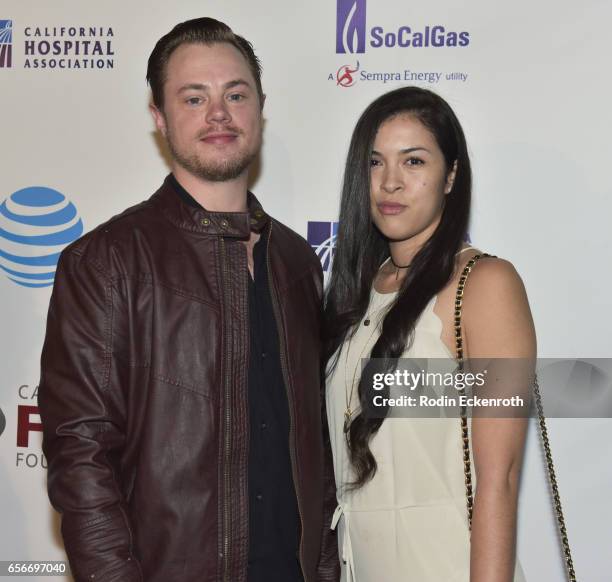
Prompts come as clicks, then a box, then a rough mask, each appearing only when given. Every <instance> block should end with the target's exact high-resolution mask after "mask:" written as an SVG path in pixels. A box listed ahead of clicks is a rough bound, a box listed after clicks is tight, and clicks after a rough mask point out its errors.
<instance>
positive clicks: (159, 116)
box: [149, 103, 167, 137]
mask: <svg viewBox="0 0 612 582" xmlns="http://www.w3.org/2000/svg"><path fill="white" fill-rule="evenodd" d="M149 111H150V112H151V115H152V116H153V121H155V127H157V129H158V130H159V131H160V132H161V134H162V135H163V136H164V137H166V133H167V129H166V118H165V117H164V114H163V113H162V112H161V111H160V110H159V109H158V108H157V107H156V106H155V105H154V104H153V103H150V104H149Z"/></svg>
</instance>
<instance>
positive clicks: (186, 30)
mask: <svg viewBox="0 0 612 582" xmlns="http://www.w3.org/2000/svg"><path fill="white" fill-rule="evenodd" d="M218 43H227V44H230V45H232V46H233V47H235V48H236V49H238V51H240V53H241V54H242V56H243V57H244V58H245V59H246V61H247V63H248V65H249V69H251V73H252V74H253V77H254V79H255V84H256V88H257V94H258V95H259V103H260V104H261V105H262V106H263V99H264V97H263V89H262V87H261V63H260V62H259V59H258V58H257V56H256V55H255V53H254V51H253V45H251V43H250V42H249V41H248V40H246V39H245V38H243V37H241V36H238V35H237V34H234V32H233V31H232V29H231V28H230V27H229V26H227V24H225V23H223V22H220V21H219V20H215V19H214V18H194V19H193V20H186V21H185V22H181V23H180V24H177V25H176V26H175V27H174V28H173V29H172V30H171V31H170V32H169V33H168V34H165V35H164V36H162V37H161V38H160V39H159V40H158V41H157V44H156V45H155V48H154V49H153V52H152V53H151V55H150V56H149V62H148V65H147V83H149V86H150V87H151V92H152V94H153V103H154V105H155V106H156V107H157V108H158V109H159V110H162V109H163V107H164V84H165V82H166V66H167V64H168V60H169V59H170V56H171V55H172V53H173V52H174V51H175V50H176V49H177V48H178V47H179V46H180V45H182V44H205V45H213V44H218Z"/></svg>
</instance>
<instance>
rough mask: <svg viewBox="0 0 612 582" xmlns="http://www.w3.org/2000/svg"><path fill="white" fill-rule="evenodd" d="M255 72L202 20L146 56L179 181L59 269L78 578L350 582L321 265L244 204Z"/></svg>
mask: <svg viewBox="0 0 612 582" xmlns="http://www.w3.org/2000/svg"><path fill="white" fill-rule="evenodd" d="M260 73H261V71H260V65H259V61H258V60H257V57H256V56H255V55H254V53H253V50H252V47H251V45H250V44H249V43H248V42H247V41H246V40H244V39H243V38H242V37H239V36H237V35H235V34H234V33H233V32H232V31H231V29H229V27H227V26H226V25H225V24H223V23H221V22H218V21H216V20H213V19H210V18H200V19H196V20H191V21H187V22H184V23H182V24H179V25H177V26H176V27H175V28H174V29H173V30H172V31H170V32H169V33H168V34H167V35H165V36H164V37H162V38H161V39H160V40H159V41H158V43H157V45H156V47H155V49H154V50H153V52H152V54H151V56H150V58H149V65H148V71H147V79H148V81H149V84H150V86H151V89H152V94H153V103H152V105H151V111H152V114H153V117H154V120H155V123H156V125H157V128H158V129H159V131H160V132H161V133H162V134H163V136H164V137H165V138H166V141H167V143H168V146H169V150H170V152H171V155H172V164H171V166H172V174H170V175H169V176H168V177H167V178H166V180H165V181H164V183H163V184H162V186H161V187H160V188H159V190H158V191H157V192H155V194H153V196H152V197H151V198H149V199H148V200H147V201H145V202H142V203H141V204H138V205H136V206H134V207H132V208H130V209H128V210H126V211H125V212H123V213H122V214H120V215H118V216H116V217H114V218H112V219H111V220H109V221H108V222H106V223H105V224H102V225H101V226H99V227H98V228H96V229H95V230H93V231H92V232H90V233H89V234H87V235H85V236H84V237H82V238H81V239H80V240H78V241H77V242H76V243H73V244H72V245H71V246H69V247H68V248H67V249H66V250H65V251H64V252H63V253H62V255H61V259H60V263H59V265H58V269H57V274H56V280H55V286H54V289H53V295H52V299H51V304H50V308H49V316H48V322H47V335H46V339H45V344H44V348H43V354H42V373H41V382H40V388H39V406H40V414H41V417H42V421H43V428H44V441H43V448H44V452H45V455H46V456H47V459H48V489H49V496H50V499H51V502H52V504H53V505H54V507H55V508H56V509H57V510H58V511H59V512H60V513H61V514H62V535H63V539H64V543H65V547H66V552H67V554H68V558H69V561H70V565H71V568H72V573H73V575H74V577H75V580H77V581H89V582H91V581H94V582H111V581H112V582H114V581H117V582H119V581H121V582H132V581H146V582H174V581H177V582H178V581H180V582H196V581H197V582H212V581H223V582H259V581H263V580H266V582H302V581H304V582H315V581H319V582H324V581H337V580H338V578H339V572H338V557H337V548H336V540H335V537H334V535H333V533H332V532H330V529H329V526H330V521H331V513H332V511H333V509H334V506H335V489H334V483H333V476H332V474H331V463H330V459H329V450H328V448H327V447H324V444H323V433H322V431H323V428H322V410H321V400H322V399H321V395H320V362H319V360H320V353H319V351H320V345H319V335H320V330H319V327H320V301H321V294H322V276H321V267H320V264H319V261H318V260H317V258H316V256H315V255H314V253H313V252H312V249H311V248H310V247H309V245H308V244H307V243H306V241H304V240H303V239H302V238H301V237H299V236H298V235H297V234H295V233H294V232H293V231H291V230H290V229H289V228H287V227H286V226H284V225H282V224H280V223H279V222H278V221H276V220H274V219H272V218H271V217H269V216H268V215H267V214H266V212H265V211H264V210H263V208H262V207H261V205H260V204H259V202H258V201H257V199H256V198H255V196H253V195H252V194H251V193H249V192H248V191H247V180H248V169H249V166H250V165H251V163H252V161H253V160H254V158H255V157H256V155H257V154H258V152H259V150H260V148H261V140H262V109H263V103H264V95H263V92H262V89H261V80H260Z"/></svg>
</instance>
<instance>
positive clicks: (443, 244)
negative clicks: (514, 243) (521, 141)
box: [325, 87, 472, 488]
mask: <svg viewBox="0 0 612 582" xmlns="http://www.w3.org/2000/svg"><path fill="white" fill-rule="evenodd" d="M399 114H410V115H411V116H413V117H414V118H415V119H418V120H419V121H420V122H421V123H422V124H423V125H424V126H425V127H426V128H427V129H428V130H429V131H430V132H431V133H432V135H433V136H434V137H435V139H436V141H437V143H438V146H439V148H440V149H441V150H442V153H443V155H444V159H445V162H446V169H447V173H448V172H450V171H451V169H452V167H453V164H454V163H455V162H456V164H457V169H456V175H455V179H454V183H453V188H452V190H451V192H450V193H449V194H448V195H447V196H445V203H444V209H443V211H442V216H441V219H440V223H439V225H438V227H437V228H436V230H435V232H434V233H433V234H432V236H431V237H430V238H429V239H428V240H427V242H426V243H425V244H424V245H423V247H422V248H421V249H420V250H419V251H418V253H417V254H416V256H415V257H414V259H413V260H412V263H411V265H410V269H409V271H408V275H407V277H406V279H405V280H404V281H403V283H402V286H401V289H400V290H399V293H398V294H397V298H396V299H395V301H394V303H393V305H392V306H391V308H390V310H389V311H388V313H387V315H386V316H385V318H384V320H383V324H382V331H381V335H380V337H379V338H378V340H377V342H376V343H375V344H374V346H373V348H372V351H371V353H370V357H371V358H384V361H385V362H392V361H394V360H395V359H396V358H399V357H400V356H401V355H402V353H403V352H404V350H405V349H406V347H407V345H409V343H410V342H411V341H412V336H413V332H414V326H415V324H416V321H417V319H418V318H419V316H420V315H421V313H422V311H423V310H424V309H425V307H426V306H427V304H428V303H429V301H430V300H431V298H432V297H433V296H434V295H436V294H437V293H439V292H440V291H441V290H442V289H443V288H444V287H445V286H446V285H447V284H448V282H449V281H450V279H451V277H452V274H453V269H454V264H455V254H456V253H457V251H458V250H459V248H460V246H461V244H462V242H463V241H464V239H465V236H466V233H467V227H468V221H469V214H470V198H471V189H472V174H471V169H470V160H469V156H468V152H467V145H466V142H465V136H464V134H463V130H462V129H461V125H460V124H459V120H458V119H457V117H456V116H455V114H454V112H453V110H452V109H451V108H450V106H449V105H448V103H446V101H444V99H442V98H441V97H440V96H438V95H436V94H435V93H433V92H431V91H428V90H426V89H421V88H418V87H403V88H401V89H396V90H394V91H391V92H389V93H386V94H385V95H382V96H381V97H379V98H378V99H376V100H375V101H374V102H373V103H371V104H370V105H369V106H368V108H367V109H366V110H365V111H364V112H363V114H362V115H361V117H360V118H359V121H358V122H357V125H356V126H355V130H354V131H353V136H352V138H351V143H350V146H349V151H348V156H347V159H346V166H345V170H344V183H343V186H342V199H341V202H340V224H339V228H338V238H337V243H336V253H335V257H334V263H333V268H332V273H331V279H330V284H329V287H328V290H327V293H326V298H325V365H326V369H327V371H328V374H329V373H331V371H332V370H333V369H334V368H335V366H336V365H337V363H338V356H339V353H340V350H339V348H340V347H341V346H342V344H343V343H344V342H345V341H347V340H348V339H349V338H350V337H351V335H352V334H353V333H354V331H355V329H356V325H357V324H358V323H359V322H360V321H361V319H362V318H363V316H364V315H365V313H366V310H367V308H368V305H369V302H370V291H371V288H372V285H373V282H374V277H375V276H376V273H377V272H378V269H379V267H380V265H381V263H382V262H383V261H384V260H385V259H386V258H387V257H388V256H389V244H388V241H387V239H386V238H385V237H384V236H383V235H382V234H381V232H380V231H379V230H378V229H377V228H376V226H374V224H373V223H372V220H371V217H370V160H371V155H372V148H373V144H374V140H375V137H376V134H377V132H378V129H379V127H380V126H381V124H382V123H383V122H385V121H387V120H388V119H390V118H392V117H395V116H397V115H399ZM330 360H331V361H330ZM328 364H329V365H328ZM366 376H368V368H367V367H366V369H364V371H363V373H362V376H361V378H360V381H359V388H358V395H359V401H360V404H361V409H362V413H360V414H359V415H358V416H356V417H355V418H354V419H353V421H352V423H351V425H350V430H349V433H348V435H347V436H348V445H349V456H350V460H351V464H352V466H353V468H354V471H355V475H356V477H355V481H354V482H353V483H351V484H350V486H351V487H353V488H358V487H361V486H362V485H364V484H365V483H366V482H367V481H368V480H370V479H371V478H372V477H373V476H374V474H375V473H376V468H377V465H376V459H375V458H374V456H373V455H372V452H371V450H370V446H369V443H370V439H371V438H372V436H373V435H374V434H375V433H376V432H377V431H378V429H379V428H380V427H381V425H382V423H383V420H384V419H383V418H371V417H369V416H368V415H367V414H366V415H364V414H363V411H365V410H367V409H368V406H369V404H368V402H369V401H368V398H367V395H368V392H370V393H371V387H369V386H368V383H367V382H366V381H365V380H364V378H365V377H366Z"/></svg>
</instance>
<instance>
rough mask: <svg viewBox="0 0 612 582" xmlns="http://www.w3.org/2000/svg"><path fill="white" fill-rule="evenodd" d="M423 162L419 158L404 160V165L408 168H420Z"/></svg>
mask: <svg viewBox="0 0 612 582" xmlns="http://www.w3.org/2000/svg"><path fill="white" fill-rule="evenodd" d="M424 163H425V162H424V161H423V160H422V159H421V158H408V159H407V160H406V165H408V166H421V165H422V164H424Z"/></svg>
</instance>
